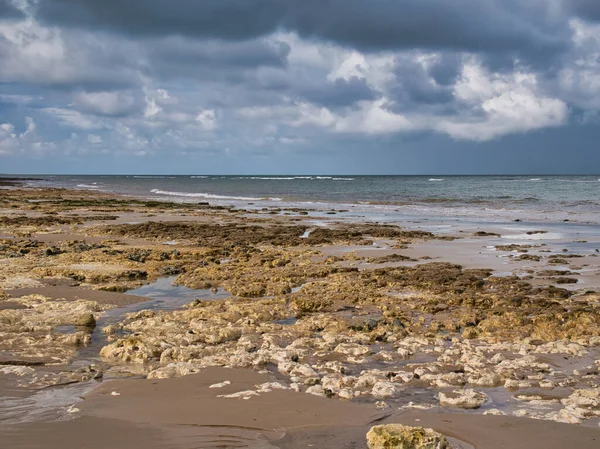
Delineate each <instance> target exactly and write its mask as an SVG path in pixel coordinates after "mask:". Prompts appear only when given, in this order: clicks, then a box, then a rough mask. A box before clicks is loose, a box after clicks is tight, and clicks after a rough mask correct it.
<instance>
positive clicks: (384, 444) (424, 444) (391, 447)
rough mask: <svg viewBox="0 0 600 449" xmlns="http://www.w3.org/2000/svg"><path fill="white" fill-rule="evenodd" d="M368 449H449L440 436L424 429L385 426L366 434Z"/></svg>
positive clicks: (445, 441) (397, 425)
mask: <svg viewBox="0 0 600 449" xmlns="http://www.w3.org/2000/svg"><path fill="white" fill-rule="evenodd" d="M367 446H368V447H369V449H449V448H450V444H449V443H448V440H447V439H446V437H444V436H443V435H442V434H440V433H438V432H436V431H434V430H433V429H428V428H424V427H410V426H403V425H400V424H385V425H382V426H375V427H372V428H371V430H369V432H368V433H367Z"/></svg>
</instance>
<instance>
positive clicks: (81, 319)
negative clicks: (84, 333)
mask: <svg viewBox="0 0 600 449" xmlns="http://www.w3.org/2000/svg"><path fill="white" fill-rule="evenodd" d="M73 326H80V327H96V318H94V315H92V314H91V313H84V314H83V315H79V316H78V317H76V318H75V319H73Z"/></svg>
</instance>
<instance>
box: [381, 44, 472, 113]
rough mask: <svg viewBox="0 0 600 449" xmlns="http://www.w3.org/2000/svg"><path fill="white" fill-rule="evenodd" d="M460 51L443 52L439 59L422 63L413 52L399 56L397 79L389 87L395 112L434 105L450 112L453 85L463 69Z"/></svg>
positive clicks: (433, 106) (439, 110)
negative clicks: (458, 52) (455, 53)
mask: <svg viewBox="0 0 600 449" xmlns="http://www.w3.org/2000/svg"><path fill="white" fill-rule="evenodd" d="M462 63H463V59H462V57H461V56H460V55H453V54H447V55H440V56H439V57H438V58H437V60H435V61H429V62H428V63H427V64H421V63H420V62H419V61H418V59H416V58H415V57H414V56H413V55H411V54H408V55H403V56H398V57H397V58H396V61H395V68H394V75H395V81H394V83H393V84H392V85H391V86H390V87H389V92H388V95H389V98H390V100H393V101H394V105H393V107H391V109H392V110H393V111H394V112H404V113H406V112H408V111H412V110H417V109H420V110H424V109H427V110H429V111H430V112H431V109H435V110H436V111H438V112H444V113H449V112H450V109H451V108H452V107H453V105H452V104H451V103H452V102H453V100H454V95H453V85H454V83H455V81H456V79H457V77H458V76H459V75H460V73H461V67H462Z"/></svg>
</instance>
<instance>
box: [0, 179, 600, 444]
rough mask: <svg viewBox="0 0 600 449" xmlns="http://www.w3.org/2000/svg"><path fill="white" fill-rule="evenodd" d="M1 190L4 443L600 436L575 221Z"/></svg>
mask: <svg viewBox="0 0 600 449" xmlns="http://www.w3.org/2000/svg"><path fill="white" fill-rule="evenodd" d="M0 200H1V203H0V431H1V432H2V439H1V441H0V448H2V449H4V448H5V447H6V448H14V447H19V448H21V447H22V448H32V449H33V448H48V449H54V448H64V447H71V446H73V444H74V443H75V442H76V444H78V445H83V446H84V447H86V448H92V449H93V448H105V447H114V448H119V449H120V448H128V449H129V448H131V449H136V448H140V449H141V448H159V447H160V448H165V447H169V448H200V447H206V448H212V447H248V448H281V449H292V448H293V449H299V448H306V447H315V448H348V449H349V448H366V447H367V440H366V437H365V435H366V434H367V432H368V431H369V429H370V428H371V427H372V426H374V425H385V424H391V423H399V424H404V425H409V426H425V427H431V428H433V429H435V430H436V431H438V432H440V433H441V434H443V435H445V436H446V437H447V438H448V439H449V441H450V444H452V445H453V447H456V448H472V447H474V448H490V449H495V448H504V447H512V448H523V449H535V448H562V447H565V446H567V445H570V446H571V447H574V448H582V449H587V448H596V447H598V445H599V444H600V427H599V422H600V387H599V385H600V373H599V369H600V313H599V307H600V293H598V292H599V291H600V257H597V255H596V253H597V252H596V249H597V248H600V238H598V236H597V235H595V233H594V232H593V230H592V231H590V230H589V229H588V228H586V227H585V226H583V225H581V224H573V227H572V229H573V231H572V234H568V237H564V235H567V234H564V233H562V234H560V233H558V232H557V231H556V229H558V228H557V225H555V224H545V223H515V224H510V225H498V224H493V223H491V224H489V225H485V226H483V227H482V226H477V227H476V226H474V225H472V224H460V223H458V224H452V225H450V226H447V225H446V224H443V226H442V225H440V226H437V227H436V226H434V225H432V223H431V222H427V223H386V224H382V223H374V222H369V221H365V220H363V221H360V220H350V219H344V217H343V216H341V215H340V214H336V215H334V214H331V215H329V216H323V214H321V213H316V212H314V211H311V210H310V209H298V208H296V209H293V210H292V209H289V210H286V209H279V210H275V208H272V209H268V208H267V209H265V210H256V209H248V210H245V209H243V208H240V207H237V208H231V207H223V206H214V207H213V206H211V205H210V204H206V203H201V204H194V203H187V204H178V203H169V202H157V201H150V200H143V199H135V198H131V197H120V196H116V195H110V194H106V193H100V192H93V191H91V192H90V191H76V190H64V189H41V188H38V189H34V188H18V186H14V185H11V186H10V188H9V189H3V190H0ZM561 226H563V228H561V229H565V228H564V227H565V226H568V225H564V224H562V225H561ZM561 232H562V231H561ZM586 232H587V234H586ZM583 240H585V244H584V243H582V241H583ZM582 248H583V249H582Z"/></svg>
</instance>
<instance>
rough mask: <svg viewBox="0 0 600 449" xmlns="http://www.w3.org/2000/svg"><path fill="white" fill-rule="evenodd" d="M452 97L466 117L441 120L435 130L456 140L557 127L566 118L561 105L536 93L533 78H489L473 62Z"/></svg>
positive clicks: (521, 75)
mask: <svg viewBox="0 0 600 449" xmlns="http://www.w3.org/2000/svg"><path fill="white" fill-rule="evenodd" d="M454 97H455V99H456V100H457V101H458V102H459V103H460V104H461V105H463V106H465V110H466V111H468V113H467V114H466V116H465V115H458V116H455V117H450V118H441V119H440V120H439V122H438V124H437V125H436V126H435V128H436V129H438V130H439V131H441V132H445V133H448V134H450V135H451V136H452V137H455V138H459V139H468V140H480V141H485V140H491V139H494V138H496V137H499V136H503V135H506V134H513V133H519V132H526V131H531V130H535V129H540V128H546V127H555V126H560V125H563V124H565V122H566V120H567V118H568V114H569V111H568V107H567V105H566V104H565V103H564V102H563V101H561V100H560V99H557V98H551V97H548V96H545V95H544V94H542V93H540V92H539V91H538V81H537V78H536V76H535V75H533V74H531V73H524V72H518V71H517V72H515V73H514V74H511V75H509V76H506V75H501V74H491V73H488V72H487V71H486V70H485V69H484V68H482V67H481V66H480V65H478V64H477V63H476V62H474V61H471V62H468V63H466V64H465V66H464V67H463V72H462V76H461V77H460V79H459V80H458V81H457V83H456V84H455V85H454Z"/></svg>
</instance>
